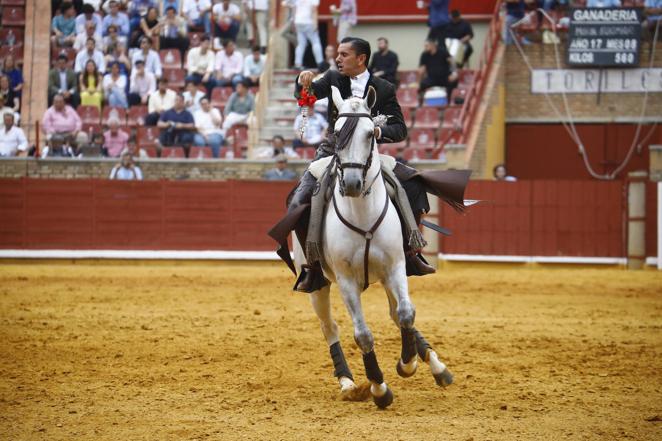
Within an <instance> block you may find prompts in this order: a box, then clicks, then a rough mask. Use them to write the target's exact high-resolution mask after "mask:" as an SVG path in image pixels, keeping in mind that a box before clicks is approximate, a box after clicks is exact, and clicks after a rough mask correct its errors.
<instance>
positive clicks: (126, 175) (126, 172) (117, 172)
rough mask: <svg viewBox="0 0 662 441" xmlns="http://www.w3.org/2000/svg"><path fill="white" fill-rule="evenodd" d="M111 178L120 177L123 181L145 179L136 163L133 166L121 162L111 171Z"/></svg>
mask: <svg viewBox="0 0 662 441" xmlns="http://www.w3.org/2000/svg"><path fill="white" fill-rule="evenodd" d="M109 178H110V179H119V180H123V181H131V180H137V181H142V180H143V172H142V170H140V167H138V166H137V165H134V166H133V168H127V167H123V166H122V165H121V164H118V165H116V166H115V167H113V169H112V170H111V171H110V176H109Z"/></svg>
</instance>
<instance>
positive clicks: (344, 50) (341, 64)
mask: <svg viewBox="0 0 662 441" xmlns="http://www.w3.org/2000/svg"><path fill="white" fill-rule="evenodd" d="M336 64H337V65H338V70H339V71H340V73H342V74H344V75H349V76H354V75H356V74H357V73H359V71H360V69H361V68H362V67H363V66H365V55H360V56H358V57H357V56H356V52H355V51H354V49H352V45H351V44H350V43H341V44H340V46H338V56H337V57H336Z"/></svg>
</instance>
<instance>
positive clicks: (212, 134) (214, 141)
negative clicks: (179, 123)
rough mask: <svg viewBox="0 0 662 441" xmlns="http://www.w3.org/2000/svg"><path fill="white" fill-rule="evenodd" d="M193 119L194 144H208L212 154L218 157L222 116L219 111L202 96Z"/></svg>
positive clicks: (221, 137) (221, 140) (221, 136)
mask: <svg viewBox="0 0 662 441" xmlns="http://www.w3.org/2000/svg"><path fill="white" fill-rule="evenodd" d="M193 119H194V120H195V128H196V129H197V131H198V133H196V134H195V137H194V141H193V142H194V144H195V145H197V146H204V145H208V146H209V147H211V152H212V156H213V157H214V158H218V157H220V155H221V145H223V129H221V123H222V122H223V117H222V116H221V112H219V110H218V109H216V108H215V107H212V106H211V104H210V103H209V100H208V99H207V98H203V99H202V100H201V101H200V109H198V110H197V111H196V112H195V113H194V114H193Z"/></svg>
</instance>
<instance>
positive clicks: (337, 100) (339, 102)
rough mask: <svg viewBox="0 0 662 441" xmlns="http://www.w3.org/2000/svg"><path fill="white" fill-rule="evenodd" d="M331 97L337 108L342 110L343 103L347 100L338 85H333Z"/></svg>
mask: <svg viewBox="0 0 662 441" xmlns="http://www.w3.org/2000/svg"><path fill="white" fill-rule="evenodd" d="M331 98H332V99H333V104H335V106H336V109H338V111H339V112H340V108H341V107H342V104H343V103H344V102H345V100H343V99H342V95H340V90H338V88H337V87H336V86H331Z"/></svg>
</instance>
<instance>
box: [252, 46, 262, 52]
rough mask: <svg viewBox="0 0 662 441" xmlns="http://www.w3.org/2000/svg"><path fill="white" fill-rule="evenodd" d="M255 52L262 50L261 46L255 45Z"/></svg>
mask: <svg viewBox="0 0 662 441" xmlns="http://www.w3.org/2000/svg"><path fill="white" fill-rule="evenodd" d="M252 51H253V52H260V46H253V49H252Z"/></svg>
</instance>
